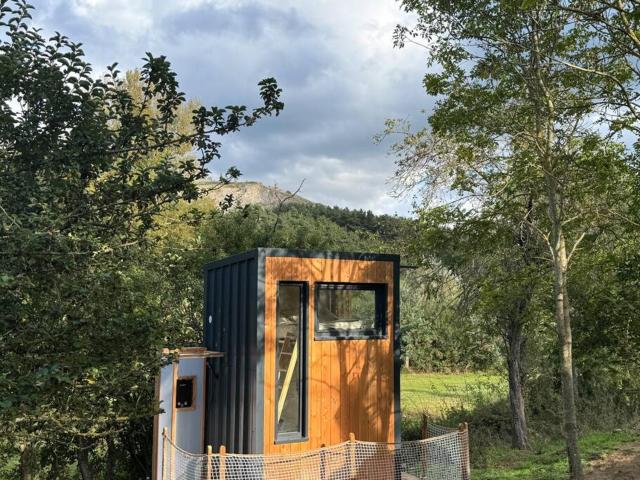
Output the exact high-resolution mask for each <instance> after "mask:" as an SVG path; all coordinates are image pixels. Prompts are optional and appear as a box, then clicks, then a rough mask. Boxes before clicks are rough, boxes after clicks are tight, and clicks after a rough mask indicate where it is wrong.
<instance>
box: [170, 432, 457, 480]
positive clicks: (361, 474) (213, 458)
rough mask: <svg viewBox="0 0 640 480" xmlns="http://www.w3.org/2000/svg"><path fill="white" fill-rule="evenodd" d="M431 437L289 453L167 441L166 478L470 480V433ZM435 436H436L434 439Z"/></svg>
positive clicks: (342, 445)
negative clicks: (218, 449)
mask: <svg viewBox="0 0 640 480" xmlns="http://www.w3.org/2000/svg"><path fill="white" fill-rule="evenodd" d="M428 434H429V435H430V437H429V438H426V439H424V440H416V441H407V442H401V443H398V444H388V443H374V442H361V441H357V440H356V441H347V442H344V443H340V444H338V445H333V446H331V447H325V448H321V449H319V450H313V451H309V452H305V453H298V454H284V455H244V454H225V455H220V454H211V455H207V454H192V453H189V452H186V451H184V450H182V449H180V448H179V447H177V446H175V445H173V444H172V443H171V442H170V441H169V440H168V439H165V440H164V441H165V448H164V459H163V472H162V477H161V478H162V480H306V479H308V480H386V479H393V480H396V479H397V480H415V479H420V480H468V479H469V464H468V459H469V441H468V431H467V430H466V429H451V428H447V427H442V426H439V425H431V424H430V425H429V429H428ZM432 434H434V436H431V435H432Z"/></svg>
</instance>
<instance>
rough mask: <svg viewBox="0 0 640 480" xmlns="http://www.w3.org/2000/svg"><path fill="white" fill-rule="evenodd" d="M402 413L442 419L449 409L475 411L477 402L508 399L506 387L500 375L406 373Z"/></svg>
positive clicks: (402, 391)
mask: <svg viewBox="0 0 640 480" xmlns="http://www.w3.org/2000/svg"><path fill="white" fill-rule="evenodd" d="M400 391H401V403H402V411H403V412H404V413H405V414H408V415H410V414H412V413H423V412H427V413H428V414H429V415H430V416H432V417H440V416H441V415H443V414H444V413H445V412H446V411H447V410H448V409H449V408H452V407H456V408H459V407H465V408H466V409H472V408H473V407H474V406H475V404H476V403H477V402H481V401H495V400H499V399H500V398H506V396H507V386H506V383H505V382H504V380H503V379H502V378H500V377H499V376H497V375H488V374H484V373H455V374H453V373H403V374H402V376H401V377H400Z"/></svg>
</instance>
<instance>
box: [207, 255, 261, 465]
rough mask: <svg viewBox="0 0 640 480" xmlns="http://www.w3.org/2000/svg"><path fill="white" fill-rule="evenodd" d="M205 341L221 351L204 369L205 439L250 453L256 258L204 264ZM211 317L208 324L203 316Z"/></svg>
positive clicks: (253, 440)
mask: <svg viewBox="0 0 640 480" xmlns="http://www.w3.org/2000/svg"><path fill="white" fill-rule="evenodd" d="M204 274H205V292H206V299H205V345H206V347H207V348H208V349H209V350H213V351H218V352H223V353H224V357H222V358H219V359H210V360H209V368H208V369H207V418H206V439H205V440H206V443H207V444H209V445H212V446H213V448H214V450H215V449H218V448H219V446H220V445H225V446H226V447H227V451H228V452H233V453H254V452H255V448H256V447H255V446H256V411H255V407H256V393H257V392H256V387H257V385H256V360H257V356H256V332H257V320H256V318H257V315H256V306H257V274H258V259H257V256H250V255H242V256H239V257H235V258H233V257H232V258H230V259H228V261H222V262H218V263H214V264H211V265H209V266H207V267H205V271H204ZM210 317H211V322H209V318H210Z"/></svg>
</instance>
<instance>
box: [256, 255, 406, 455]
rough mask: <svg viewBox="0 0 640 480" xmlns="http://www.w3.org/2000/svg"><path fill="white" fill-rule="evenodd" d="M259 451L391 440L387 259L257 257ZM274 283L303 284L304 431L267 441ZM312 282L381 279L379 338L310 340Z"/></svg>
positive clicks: (271, 431)
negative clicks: (260, 294)
mask: <svg viewBox="0 0 640 480" xmlns="http://www.w3.org/2000/svg"><path fill="white" fill-rule="evenodd" d="M265 262H266V264H265V329H264V332H265V343H264V345H265V351H264V355H265V357H264V426H263V429H264V430H263V433H264V453H266V454H270V453H297V452H303V451H307V450H313V449H317V448H320V447H322V446H328V445H334V444H337V443H340V442H343V441H345V440H347V439H348V438H349V433H350V432H353V433H355V435H356V438H357V439H359V440H367V441H378V442H393V441H394V390H393V386H394V378H393V375H394V358H393V336H394V332H393V324H394V322H393V306H394V298H393V294H394V289H393V262H387V261H368V260H338V259H323V258H293V257H267V258H266V259H265ZM279 281H301V282H308V287H309V288H308V299H309V304H308V311H307V320H308V325H307V326H308V345H307V354H308V357H307V373H308V376H307V392H308V393H307V408H308V412H307V422H308V423H307V433H308V438H307V440H305V441H301V442H294V443H285V444H276V443H275V377H276V373H275V368H276V365H275V363H276V361H275V360H276V359H275V356H276V353H275V351H276V350H275V349H276V341H275V329H276V303H277V302H276V294H277V287H278V282H279ZM316 282H345V283H386V284H387V322H386V338H384V339H371V340H315V338H314V320H315V319H314V302H315V299H314V293H315V283H316Z"/></svg>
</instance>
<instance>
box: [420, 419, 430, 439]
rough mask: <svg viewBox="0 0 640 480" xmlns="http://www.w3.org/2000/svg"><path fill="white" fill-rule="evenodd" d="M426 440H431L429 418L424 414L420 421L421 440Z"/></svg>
mask: <svg viewBox="0 0 640 480" xmlns="http://www.w3.org/2000/svg"><path fill="white" fill-rule="evenodd" d="M425 438H429V417H428V416H427V414H426V413H423V414H422V418H421V421H420V439H421V440H424V439H425Z"/></svg>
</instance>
